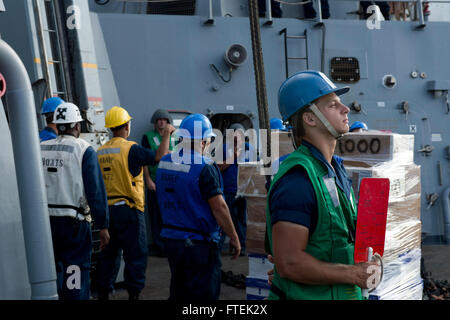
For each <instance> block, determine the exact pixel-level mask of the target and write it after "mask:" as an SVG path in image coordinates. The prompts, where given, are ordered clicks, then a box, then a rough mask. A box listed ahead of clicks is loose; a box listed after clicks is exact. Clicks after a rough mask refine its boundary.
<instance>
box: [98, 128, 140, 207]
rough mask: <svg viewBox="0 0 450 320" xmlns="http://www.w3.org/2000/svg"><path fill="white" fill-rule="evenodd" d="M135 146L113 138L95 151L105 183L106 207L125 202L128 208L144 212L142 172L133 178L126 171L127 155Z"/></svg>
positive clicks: (130, 142)
mask: <svg viewBox="0 0 450 320" xmlns="http://www.w3.org/2000/svg"><path fill="white" fill-rule="evenodd" d="M134 144H136V142H133V141H127V140H125V139H123V138H118V137H116V138H113V139H111V140H109V141H108V142H106V143H105V144H104V145H103V146H102V147H100V148H99V149H98V151H97V156H98V161H99V164H100V168H101V169H102V175H103V180H104V181H105V188H106V194H107V196H108V205H110V206H111V205H114V204H115V203H117V202H119V201H125V203H126V204H127V205H128V206H129V207H130V208H136V209H138V210H139V211H141V212H144V201H145V200H144V199H145V194H144V178H143V170H142V169H141V171H140V173H139V174H138V175H137V176H136V177H133V176H132V175H131V173H130V170H129V169H128V168H129V167H128V155H129V153H130V149H131V147H132V146H133V145H134Z"/></svg>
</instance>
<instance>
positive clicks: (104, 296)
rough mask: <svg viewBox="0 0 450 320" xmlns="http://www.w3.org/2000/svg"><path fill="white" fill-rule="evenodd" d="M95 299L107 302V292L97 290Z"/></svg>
mask: <svg viewBox="0 0 450 320" xmlns="http://www.w3.org/2000/svg"><path fill="white" fill-rule="evenodd" d="M97 299H98V300H100V301H106V300H109V290H98V296H97Z"/></svg>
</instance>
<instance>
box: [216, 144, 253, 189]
mask: <svg viewBox="0 0 450 320" xmlns="http://www.w3.org/2000/svg"><path fill="white" fill-rule="evenodd" d="M227 149H228V150H227ZM230 152H231V154H230ZM233 152H234V150H233V149H230V148H227V144H226V143H224V144H223V158H224V161H225V160H226V158H229V157H230V156H231V155H232V154H233ZM256 160H257V156H256V152H255V149H254V148H253V147H252V146H251V145H250V144H249V143H247V142H246V143H245V145H244V150H243V151H242V152H241V154H240V155H239V159H234V162H233V164H231V165H230V166H229V167H228V168H226V169H225V170H223V171H222V178H223V185H224V192H225V193H232V194H234V193H236V192H237V175H238V162H249V161H256Z"/></svg>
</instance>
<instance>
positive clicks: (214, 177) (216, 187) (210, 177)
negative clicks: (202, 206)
mask: <svg viewBox="0 0 450 320" xmlns="http://www.w3.org/2000/svg"><path fill="white" fill-rule="evenodd" d="M219 175H220V173H219V168H217V167H216V166H215V165H213V164H207V165H205V167H204V168H203V169H202V172H200V178H199V181H198V183H199V187H200V193H201V195H202V197H203V199H204V200H205V201H208V199H209V198H211V197H214V196H216V195H218V194H223V192H222V186H221V185H220V176H219Z"/></svg>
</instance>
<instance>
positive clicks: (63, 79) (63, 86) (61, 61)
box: [44, 0, 69, 101]
mask: <svg viewBox="0 0 450 320" xmlns="http://www.w3.org/2000/svg"><path fill="white" fill-rule="evenodd" d="M44 1H45V2H47V3H49V5H50V7H51V8H50V10H51V20H52V22H53V26H54V28H55V29H54V30H52V31H50V30H49V41H51V38H50V32H54V35H55V40H56V43H55V48H56V51H57V55H58V60H56V63H57V64H58V66H59V67H58V68H55V69H54V71H55V78H56V77H57V76H58V77H57V78H59V80H60V82H61V89H62V90H60V92H61V91H62V92H64V93H63V95H64V99H65V100H66V101H67V100H69V97H68V94H67V92H68V86H67V79H66V77H65V73H66V70H65V64H64V58H63V54H62V49H61V38H60V34H59V32H58V29H60V28H59V23H58V22H59V21H58V19H57V15H56V8H55V3H54V0H44ZM48 18H49V17H48V15H47V19H48ZM56 69H58V70H56ZM56 73H58V75H57V74H56ZM57 91H58V89H57Z"/></svg>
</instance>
